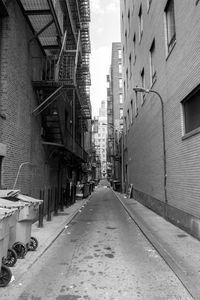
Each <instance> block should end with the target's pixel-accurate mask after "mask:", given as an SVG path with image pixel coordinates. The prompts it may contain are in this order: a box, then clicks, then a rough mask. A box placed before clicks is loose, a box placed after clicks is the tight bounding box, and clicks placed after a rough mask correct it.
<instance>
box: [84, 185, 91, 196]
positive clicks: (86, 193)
mask: <svg viewBox="0 0 200 300" xmlns="http://www.w3.org/2000/svg"><path fill="white" fill-rule="evenodd" d="M89 188H90V185H89V183H84V185H83V198H87V197H88V196H89Z"/></svg>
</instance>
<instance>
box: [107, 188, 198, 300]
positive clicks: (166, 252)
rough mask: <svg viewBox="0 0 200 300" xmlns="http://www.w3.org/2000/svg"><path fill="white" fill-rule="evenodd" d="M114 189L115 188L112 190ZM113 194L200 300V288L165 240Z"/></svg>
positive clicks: (192, 293) (186, 286) (193, 295)
mask: <svg viewBox="0 0 200 300" xmlns="http://www.w3.org/2000/svg"><path fill="white" fill-rule="evenodd" d="M112 191H113V190H112ZM113 194H114V195H115V196H116V198H117V199H118V200H119V201H120V203H121V204H122V206H123V207H124V209H125V210H126V212H127V213H128V215H129V216H130V217H131V219H132V220H133V221H134V223H135V224H136V225H137V226H138V228H139V229H140V230H141V231H142V233H143V234H144V236H145V237H146V238H147V240H148V241H149V242H150V243H151V245H152V246H153V247H154V248H155V249H156V251H157V252H158V253H159V254H160V256H161V257H162V258H163V259H164V261H165V262H166V263H167V264H168V266H169V267H170V268H171V270H172V271H173V272H174V273H175V274H176V276H177V277H178V279H179V280H180V281H181V282H182V284H183V285H184V287H185V288H186V290H187V291H188V293H189V294H190V295H191V296H192V298H193V299H195V300H200V288H199V287H196V286H195V282H194V280H193V278H192V276H188V273H187V271H185V270H184V269H183V268H182V267H181V266H180V265H179V264H178V263H177V262H176V260H175V259H174V257H173V256H172V255H171V254H170V251H169V250H168V249H167V247H165V244H164V242H163V241H159V240H158V239H157V238H156V236H155V235H154V234H153V233H152V231H151V230H150V229H149V228H148V227H147V225H146V224H145V223H144V222H143V219H142V218H141V217H139V216H138V215H137V214H135V213H134V212H132V211H130V209H129V208H128V207H127V206H126V205H125V204H124V203H123V201H122V200H121V198H120V196H118V195H117V194H116V193H115V191H113Z"/></svg>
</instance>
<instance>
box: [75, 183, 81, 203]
mask: <svg viewBox="0 0 200 300" xmlns="http://www.w3.org/2000/svg"><path fill="white" fill-rule="evenodd" d="M82 199H83V184H81V183H80V182H78V183H77V185H76V200H82Z"/></svg>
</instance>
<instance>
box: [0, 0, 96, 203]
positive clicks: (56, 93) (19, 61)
mask: <svg viewBox="0 0 200 300" xmlns="http://www.w3.org/2000/svg"><path fill="white" fill-rule="evenodd" d="M1 2H2V1H1ZM59 3H60V4H59V5H58V2H57V4H56V3H55V2H53V1H45V0H41V1H38V2H37V3H36V2H35V1H10V2H9V1H7V2H2V3H1V5H3V7H4V9H5V13H4V14H3V15H0V142H1V143H0V158H1V160H0V162H1V166H0V167H1V170H0V171H1V172H0V173H1V188H12V187H13V185H14V182H15V179H16V176H17V173H18V171H20V173H19V174H18V175H19V176H18V178H17V182H16V185H15V188H17V189H20V190H21V191H22V192H23V193H25V194H29V195H32V196H34V197H36V198H39V197H41V196H42V197H44V198H45V199H46V198H47V197H48V194H49V193H51V195H53V196H52V197H53V198H54V199H58V201H60V199H61V190H62V189H63V188H65V187H66V183H67V182H69V180H72V181H74V183H75V182H76V181H77V180H79V179H80V177H81V176H82V165H83V164H84V163H85V162H87V152H86V151H85V149H89V148H90V145H87V144H88V143H90V139H88V136H91V134H90V133H89V132H88V129H89V120H90V118H91V115H90V110H91V105H90V100H89V90H88V88H89V85H90V83H89V69H88V64H89V61H87V60H88V59H89V56H88V55H89V52H90V49H89V47H90V46H89V40H88V33H87V32H86V34H85V35H84V37H83V35H82V33H83V32H82V31H83V30H86V29H85V28H87V30H89V29H88V28H89V27H88V26H85V28H83V27H84V26H81V25H84V24H86V25H87V24H88V22H89V2H88V1H84V2H83V1H78V2H77V3H76V4H75V3H70V5H69V6H68V7H66V5H65V1H60V2H59ZM78 5H79V6H80V7H82V10H81V12H82V13H81V14H79V15H78V17H77V14H76V11H77V10H78V9H80V7H78ZM86 14H87V16H86ZM69 15H70V17H69ZM76 18H81V19H78V20H77V19H76ZM45 22H46V24H45ZM72 28H73V29H72ZM66 29H67V32H68V35H67V37H66V36H65V31H66ZM77 45H78V46H77ZM86 47H88V49H86ZM77 49H78V50H77ZM81 51H82V52H81ZM71 53H73V57H72V54H71ZM80 53H81V54H80ZM59 55H60V57H59ZM69 55H71V56H70V57H69ZM81 55H82V56H81ZM70 59H71V60H70ZM58 61H59V62H62V66H61V64H60V65H59V66H58ZM55 62H56V63H55ZM47 63H48V64H47ZM71 65H73V74H70V75H69V73H70V72H72V71H71V69H70V66H71ZM47 66H48V69H47ZM56 67H59V74H58V78H57V77H56V75H55V74H56ZM82 67H84V68H85V70H84V75H82V74H83V73H81V72H82V69H81V68H82ZM61 72H62V78H61ZM86 73H87V74H86ZM63 74H65V76H66V77H64V75H63ZM66 74H68V75H66ZM85 74H86V75H85ZM67 76H68V77H67ZM70 76H71V77H70ZM84 76H86V77H87V78H85V77H84ZM61 79H62V80H61ZM72 79H73V80H74V81H72ZM70 80H71V82H70ZM85 141H87V143H86V142H85Z"/></svg>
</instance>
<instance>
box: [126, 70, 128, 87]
mask: <svg viewBox="0 0 200 300" xmlns="http://www.w3.org/2000/svg"><path fill="white" fill-rule="evenodd" d="M126 85H127V91H128V68H127V69H126Z"/></svg>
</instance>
